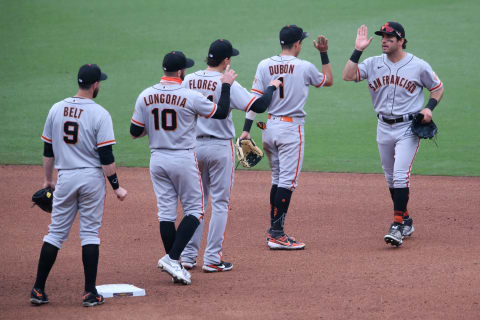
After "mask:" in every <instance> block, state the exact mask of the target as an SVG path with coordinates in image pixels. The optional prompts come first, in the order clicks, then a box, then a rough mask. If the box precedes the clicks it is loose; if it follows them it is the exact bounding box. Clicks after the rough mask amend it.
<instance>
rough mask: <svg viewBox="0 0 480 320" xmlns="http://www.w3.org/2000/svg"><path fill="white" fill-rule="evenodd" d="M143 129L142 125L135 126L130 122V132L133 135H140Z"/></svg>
mask: <svg viewBox="0 0 480 320" xmlns="http://www.w3.org/2000/svg"><path fill="white" fill-rule="evenodd" d="M143 130H145V128H144V127H140V126H137V125H135V124H133V123H131V124H130V134H131V135H132V136H134V137H140V136H141V135H142V133H143Z"/></svg>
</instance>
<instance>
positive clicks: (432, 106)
mask: <svg viewBox="0 0 480 320" xmlns="http://www.w3.org/2000/svg"><path fill="white" fill-rule="evenodd" d="M437 104H438V101H437V100H436V99H434V98H430V100H428V103H427V105H426V106H425V108H428V109H430V110H431V111H433V109H435V107H436V106H437Z"/></svg>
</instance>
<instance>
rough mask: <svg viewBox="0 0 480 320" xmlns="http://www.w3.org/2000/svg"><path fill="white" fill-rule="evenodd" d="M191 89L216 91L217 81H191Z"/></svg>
mask: <svg viewBox="0 0 480 320" xmlns="http://www.w3.org/2000/svg"><path fill="white" fill-rule="evenodd" d="M188 85H189V87H190V89H196V90H209V91H215V90H216V89H217V81H212V80H201V79H198V80H189V81H188Z"/></svg>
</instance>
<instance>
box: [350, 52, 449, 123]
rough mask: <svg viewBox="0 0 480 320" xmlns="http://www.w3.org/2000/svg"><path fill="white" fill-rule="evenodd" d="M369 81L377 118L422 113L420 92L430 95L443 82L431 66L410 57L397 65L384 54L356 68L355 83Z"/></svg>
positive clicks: (422, 96)
mask: <svg viewBox="0 0 480 320" xmlns="http://www.w3.org/2000/svg"><path fill="white" fill-rule="evenodd" d="M365 79H367V80H368V87H369V89H370V94H371V96H372V102H373V108H374V109H375V112H376V113H377V114H381V115H385V116H401V115H404V114H410V113H416V112H419V111H420V110H422V109H423V105H424V95H423V88H426V89H428V90H429V91H430V92H432V91H435V90H438V89H440V88H441V87H442V82H441V81H440V79H439V78H438V77H437V75H436V74H435V72H434V71H433V70H432V67H430V65H429V64H428V63H427V62H425V61H423V60H422V59H420V58H417V57H415V56H414V55H413V54H411V53H407V54H406V55H405V57H404V58H403V59H402V60H400V61H398V62H397V63H393V62H391V61H390V60H389V59H388V58H387V55H386V54H382V55H380V56H375V57H370V58H367V59H365V60H364V61H363V62H362V63H360V64H359V65H358V70H357V79H356V81H361V80H365Z"/></svg>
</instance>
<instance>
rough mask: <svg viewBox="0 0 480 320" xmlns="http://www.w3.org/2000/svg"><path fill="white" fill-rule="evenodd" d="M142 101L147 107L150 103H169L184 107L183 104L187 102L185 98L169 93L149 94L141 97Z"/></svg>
mask: <svg viewBox="0 0 480 320" xmlns="http://www.w3.org/2000/svg"><path fill="white" fill-rule="evenodd" d="M143 101H144V102H145V106H147V107H148V106H149V105H151V104H170V105H174V106H179V107H182V108H185V105H186V104H187V98H184V97H181V96H177V95H176V94H170V93H160V94H159V93H155V94H151V95H148V96H147V97H143Z"/></svg>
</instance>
